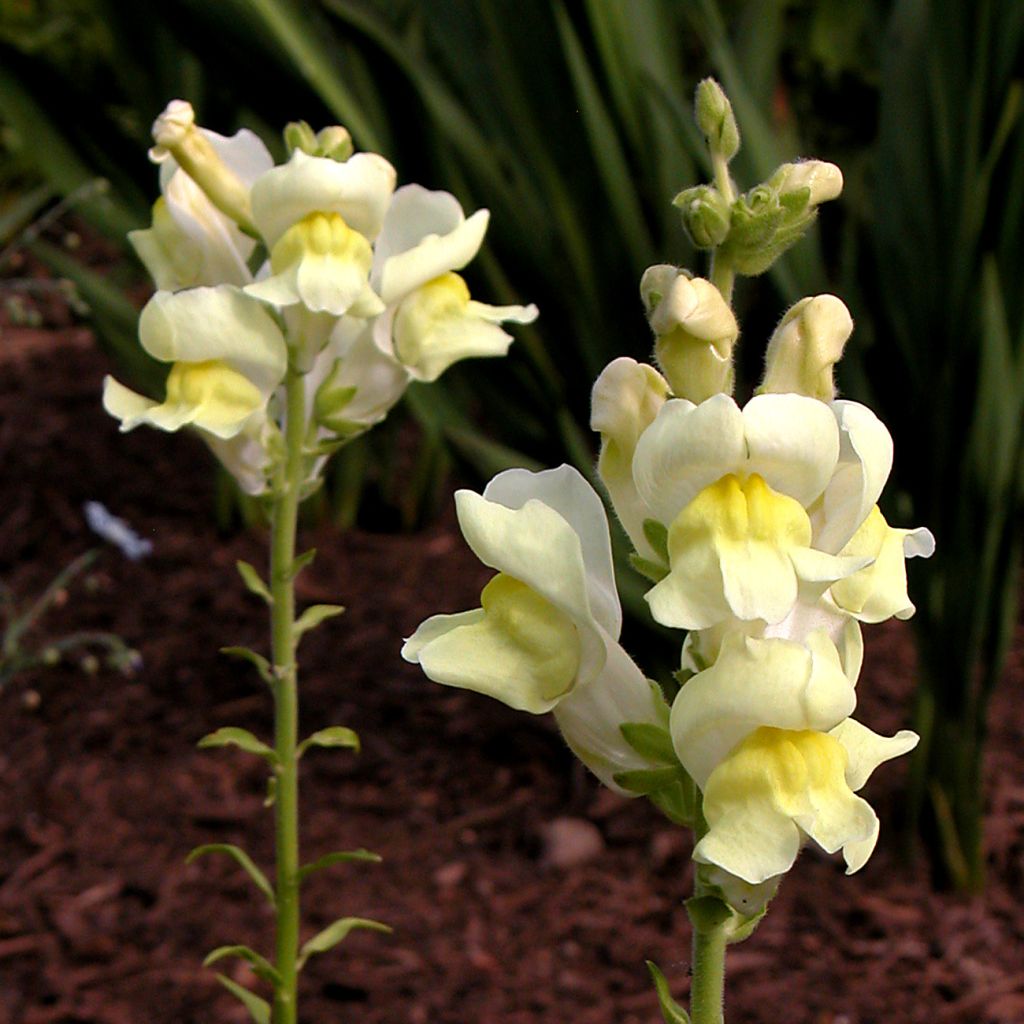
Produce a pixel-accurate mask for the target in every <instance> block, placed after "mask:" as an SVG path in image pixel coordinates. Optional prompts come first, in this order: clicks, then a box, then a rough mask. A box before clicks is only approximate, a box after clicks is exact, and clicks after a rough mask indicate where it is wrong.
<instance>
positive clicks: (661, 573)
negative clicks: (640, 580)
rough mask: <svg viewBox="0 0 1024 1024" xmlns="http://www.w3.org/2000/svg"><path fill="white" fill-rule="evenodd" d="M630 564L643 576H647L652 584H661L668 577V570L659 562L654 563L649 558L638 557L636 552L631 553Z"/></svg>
mask: <svg viewBox="0 0 1024 1024" xmlns="http://www.w3.org/2000/svg"><path fill="white" fill-rule="evenodd" d="M629 564H630V565H631V566H633V568H634V569H636V571H637V572H638V573H640V575H641V576H646V577H647V579H649V580H650V581H651V582H652V583H660V582H661V581H662V580H663V579H664V578H665V577H666V576H667V575H668V568H667V567H666V566H664V565H660V564H659V563H658V562H652V561H651V560H650V559H649V558H644V557H643V556H642V555H638V554H637V553H636V552H635V551H632V552H630V555H629Z"/></svg>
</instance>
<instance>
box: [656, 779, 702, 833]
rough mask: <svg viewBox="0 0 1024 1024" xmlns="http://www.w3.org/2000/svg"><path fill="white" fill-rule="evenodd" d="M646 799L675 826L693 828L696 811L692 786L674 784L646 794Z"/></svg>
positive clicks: (688, 784) (683, 783) (680, 783)
mask: <svg viewBox="0 0 1024 1024" xmlns="http://www.w3.org/2000/svg"><path fill="white" fill-rule="evenodd" d="M647 799H648V800H650V801H651V803H652V804H654V806H655V807H657V808H658V810H659V811H661V813H662V814H664V815H665V817H666V818H668V820H669V821H671V822H673V823H674V824H676V825H685V826H686V827H687V828H693V824H694V821H695V820H696V817H697V809H696V806H695V800H694V798H693V784H692V783H687V782H674V783H672V785H670V786H663V787H662V788H661V789H656V790H654V792H652V793H648V794H647Z"/></svg>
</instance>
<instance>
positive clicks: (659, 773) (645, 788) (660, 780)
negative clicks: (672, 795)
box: [612, 767, 685, 796]
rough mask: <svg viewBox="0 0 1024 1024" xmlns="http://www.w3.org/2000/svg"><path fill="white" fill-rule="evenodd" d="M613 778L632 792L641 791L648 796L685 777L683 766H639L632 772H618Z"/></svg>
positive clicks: (642, 794)
mask: <svg viewBox="0 0 1024 1024" xmlns="http://www.w3.org/2000/svg"><path fill="white" fill-rule="evenodd" d="M612 778H613V779H614V780H615V782H616V784H617V785H619V786H621V787H622V788H623V789H626V790H628V791H629V792H630V793H639V794H640V795H641V796H647V795H648V794H649V793H654V792H657V791H658V790H659V789H664V788H665V786H671V785H672V783H674V782H681V781H682V779H684V778H685V772H684V771H683V770H682V768H678V767H671V768H639V769H637V770H636V771H631V772H618V773H617V774H616V775H613V776H612Z"/></svg>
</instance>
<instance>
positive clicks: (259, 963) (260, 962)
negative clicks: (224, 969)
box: [203, 946, 281, 986]
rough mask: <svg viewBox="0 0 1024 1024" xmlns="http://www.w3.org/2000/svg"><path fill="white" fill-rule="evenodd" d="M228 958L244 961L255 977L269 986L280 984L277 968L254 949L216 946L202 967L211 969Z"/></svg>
mask: <svg viewBox="0 0 1024 1024" xmlns="http://www.w3.org/2000/svg"><path fill="white" fill-rule="evenodd" d="M229 956H237V957H239V958H241V959H242V960H244V961H245V962H246V963H247V964H249V966H250V967H252V969H253V971H254V973H255V974H256V976H257V977H259V978H262V979H263V980H264V981H269V982H270V984H271V985H275V986H276V985H280V984H281V975H280V974H278V972H277V968H276V967H274V965H273V964H272V963H271V962H270V961H269V960H268V959H267V958H266V957H264V956H260V954H259V953H257V952H256V950H255V949H250V948H249V947H248V946H218V947H217V948H216V949H215V950H212V951H211V952H210V953H208V954H207V957H206V959H205V960H204V961H203V966H204V967H212V966H213V964H215V963H217V962H218V961H219V960H224V959H225V958H226V957H229Z"/></svg>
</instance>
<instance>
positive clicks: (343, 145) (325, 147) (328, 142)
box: [316, 124, 355, 163]
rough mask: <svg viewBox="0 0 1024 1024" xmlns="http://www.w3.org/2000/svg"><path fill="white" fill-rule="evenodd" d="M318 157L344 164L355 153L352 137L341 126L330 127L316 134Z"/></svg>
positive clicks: (333, 125)
mask: <svg viewBox="0 0 1024 1024" xmlns="http://www.w3.org/2000/svg"><path fill="white" fill-rule="evenodd" d="M316 148H317V152H316V156H323V157H327V159H328V160H337V161H338V163H344V162H345V161H346V160H347V159H348V158H349V157H350V156H351V155H352V153H353V150H354V149H355V147H354V146H353V145H352V136H351V135H350V134H349V131H348V129H347V128H343V127H342V126H341V125H340V124H332V125H328V126H327V127H326V128H321V129H320V131H318V132H317V133H316Z"/></svg>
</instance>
